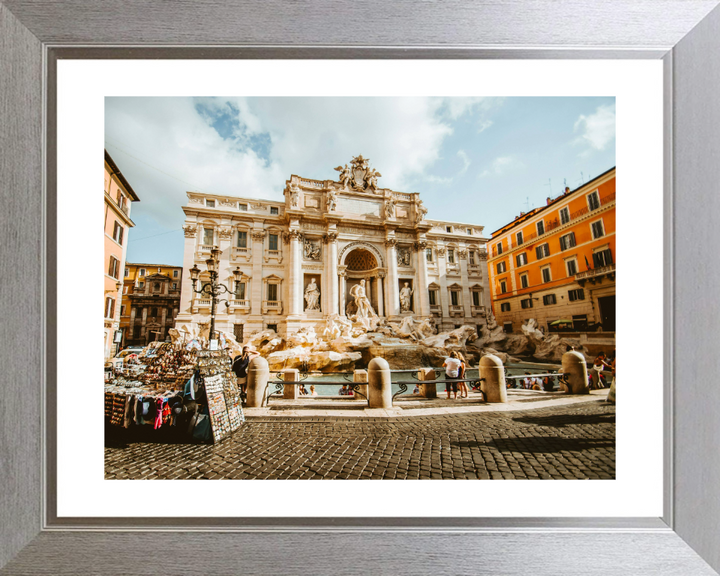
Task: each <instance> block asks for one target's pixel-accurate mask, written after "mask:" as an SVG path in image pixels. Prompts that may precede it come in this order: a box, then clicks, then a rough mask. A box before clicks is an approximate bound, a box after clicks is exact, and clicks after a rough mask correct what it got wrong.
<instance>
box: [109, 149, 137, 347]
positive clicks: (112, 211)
mask: <svg viewBox="0 0 720 576" xmlns="http://www.w3.org/2000/svg"><path fill="white" fill-rule="evenodd" d="M104 197H105V224H104V229H105V269H104V270H105V282H104V284H105V318H104V326H103V329H104V338H105V340H104V354H105V360H107V359H109V358H110V357H111V356H113V355H114V353H115V352H116V351H117V348H118V345H119V344H120V342H118V341H117V340H118V338H119V337H120V298H121V295H122V288H123V278H122V271H123V268H124V267H125V255H126V254H127V242H128V233H129V232H130V228H132V227H133V226H135V223H134V222H133V221H132V220H131V219H130V206H131V203H132V202H139V200H140V199H139V198H138V197H137V194H135V191H134V190H133V189H132V186H130V184H129V183H128V181H127V180H126V179H125V176H123V174H122V172H120V169H119V168H118V167H117V165H116V164H115V162H114V161H113V159H112V158H111V156H110V154H108V152H107V150H105V182H104Z"/></svg>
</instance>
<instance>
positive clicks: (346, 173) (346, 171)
mask: <svg viewBox="0 0 720 576" xmlns="http://www.w3.org/2000/svg"><path fill="white" fill-rule="evenodd" d="M333 170H337V171H338V172H340V176H338V179H339V180H340V184H342V185H343V188H345V189H346V190H347V187H348V182H350V178H351V177H352V172H351V170H350V168H348V165H347V164H345V168H343V167H342V166H338V167H337V168H333Z"/></svg>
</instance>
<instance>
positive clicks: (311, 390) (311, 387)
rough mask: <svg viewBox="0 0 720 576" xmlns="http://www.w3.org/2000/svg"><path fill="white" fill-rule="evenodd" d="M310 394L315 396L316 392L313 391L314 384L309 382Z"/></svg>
mask: <svg viewBox="0 0 720 576" xmlns="http://www.w3.org/2000/svg"><path fill="white" fill-rule="evenodd" d="M310 396H317V392H315V384H310Z"/></svg>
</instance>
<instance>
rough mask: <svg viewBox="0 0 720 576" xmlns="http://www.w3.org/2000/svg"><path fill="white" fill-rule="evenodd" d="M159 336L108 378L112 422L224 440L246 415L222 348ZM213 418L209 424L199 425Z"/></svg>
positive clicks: (107, 403)
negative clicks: (204, 430) (204, 429)
mask: <svg viewBox="0 0 720 576" xmlns="http://www.w3.org/2000/svg"><path fill="white" fill-rule="evenodd" d="M199 348H200V346H199V344H197V342H194V343H193V344H192V345H188V346H183V345H173V344H171V343H169V342H163V343H160V342H154V343H152V344H150V345H149V346H148V347H147V348H145V349H144V350H143V351H142V353H140V354H139V355H138V356H137V357H136V358H131V359H130V360H128V361H127V362H124V363H123V365H122V368H121V369H120V370H118V371H116V372H115V373H114V375H113V376H112V377H111V378H110V380H109V381H108V382H106V383H105V418H106V421H107V422H108V423H109V424H110V425H112V426H118V427H123V428H131V427H137V426H141V427H143V429H148V430H149V429H150V428H151V427H152V429H154V430H158V429H160V428H163V429H167V427H173V428H171V430H172V431H177V433H178V434H184V433H187V434H190V435H193V436H195V437H196V438H198V437H200V438H203V439H208V440H212V441H213V442H219V441H220V440H222V439H223V438H225V437H227V436H228V435H229V434H231V433H232V432H235V431H236V430H237V429H238V428H239V427H240V425H241V424H242V423H243V422H244V421H245V418H244V415H243V412H242V404H241V400H240V391H239V390H238V388H237V385H236V382H235V375H234V374H233V372H232V370H231V364H232V361H231V359H230V356H229V355H228V354H227V353H226V352H225V351H223V350H202V349H199ZM205 419H208V423H209V430H208V432H207V434H206V435H205V436H199V435H198V434H197V433H195V432H196V429H199V427H200V425H201V424H202V423H203V421H204V420H205Z"/></svg>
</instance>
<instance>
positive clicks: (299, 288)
mask: <svg viewBox="0 0 720 576" xmlns="http://www.w3.org/2000/svg"><path fill="white" fill-rule="evenodd" d="M286 239H288V240H289V243H290V274H289V278H288V284H289V286H288V295H289V297H290V302H288V315H289V316H295V318H294V319H297V318H298V317H299V316H300V314H302V312H303V305H302V300H303V295H302V292H303V278H302V252H301V245H300V242H301V240H302V234H300V232H299V231H298V230H290V232H288V234H287V236H286Z"/></svg>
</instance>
